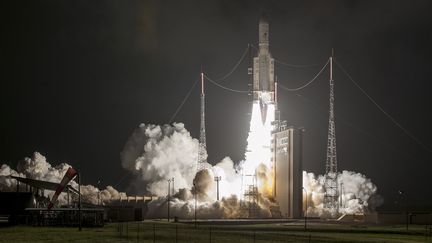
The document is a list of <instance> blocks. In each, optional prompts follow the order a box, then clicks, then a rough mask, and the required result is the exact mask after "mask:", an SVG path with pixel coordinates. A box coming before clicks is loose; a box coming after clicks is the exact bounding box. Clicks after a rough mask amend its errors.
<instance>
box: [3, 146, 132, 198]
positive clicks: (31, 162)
mask: <svg viewBox="0 0 432 243" xmlns="http://www.w3.org/2000/svg"><path fill="white" fill-rule="evenodd" d="M69 167H71V166H70V165H69V164H66V163H61V164H59V165H57V166H52V165H51V163H49V162H47V160H46V158H45V156H43V155H42V154H40V153H39V152H34V153H33V156H32V157H31V158H29V157H26V158H24V159H23V160H22V161H20V162H18V165H17V169H16V171H15V170H13V169H11V168H10V167H9V166H8V165H6V164H3V165H1V167H0V191H15V190H16V187H17V181H16V180H15V179H12V178H10V175H13V176H20V177H26V178H30V179H35V180H43V181H49V182H54V183H59V182H60V181H61V179H62V178H63V176H64V175H65V173H66V171H67V169H68V168H69ZM69 184H70V185H72V186H73V187H75V188H78V184H77V183H76V182H75V181H71V182H70V183H69ZM21 187H22V188H21V190H23V189H24V186H23V185H21ZM53 194H54V192H53V191H47V192H46V196H48V197H49V198H51V197H52V195H53ZM81 194H82V199H83V201H84V202H88V203H93V204H97V203H98V202H99V195H100V199H101V201H100V202H102V203H103V202H109V201H111V200H114V199H118V198H120V195H123V196H125V194H122V193H119V192H118V191H117V190H115V189H114V188H113V187H111V186H107V187H106V189H104V190H99V189H98V188H96V187H94V186H92V185H83V186H81ZM58 202H59V204H65V203H66V202H67V199H66V193H61V194H60V195H59V198H58Z"/></svg>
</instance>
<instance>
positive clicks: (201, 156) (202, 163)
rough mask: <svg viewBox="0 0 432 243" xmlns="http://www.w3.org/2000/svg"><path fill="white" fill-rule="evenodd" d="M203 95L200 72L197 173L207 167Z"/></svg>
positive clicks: (202, 78)
mask: <svg viewBox="0 0 432 243" xmlns="http://www.w3.org/2000/svg"><path fill="white" fill-rule="evenodd" d="M204 109H205V94H204V73H203V72H202V71H201V126H200V138H199V147H198V165H197V171H200V170H203V169H206V168H207V167H206V165H207V145H206V131H205V110H204Z"/></svg>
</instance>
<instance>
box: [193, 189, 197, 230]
mask: <svg viewBox="0 0 432 243" xmlns="http://www.w3.org/2000/svg"><path fill="white" fill-rule="evenodd" d="M193 186H194V198H195V210H194V213H195V228H196V227H197V195H196V185H195V182H194V184H193Z"/></svg>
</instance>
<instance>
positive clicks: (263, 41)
mask: <svg viewBox="0 0 432 243" xmlns="http://www.w3.org/2000/svg"><path fill="white" fill-rule="evenodd" d="M258 29H259V49H258V55H257V56H256V57H254V58H253V101H254V102H259V103H260V107H261V117H262V121H263V123H265V122H266V119H267V107H268V105H270V104H275V79H274V59H273V58H272V56H271V54H270V49H269V23H268V20H267V18H266V16H265V15H262V16H261V18H260V21H259V27H258Z"/></svg>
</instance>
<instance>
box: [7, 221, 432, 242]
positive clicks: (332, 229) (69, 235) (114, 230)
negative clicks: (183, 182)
mask: <svg viewBox="0 0 432 243" xmlns="http://www.w3.org/2000/svg"><path fill="white" fill-rule="evenodd" d="M176 236H177V239H176ZM64 241H66V242H235V243H241V242H281V243H282V242H432V236H431V228H430V226H424V225H410V227H409V230H406V227H405V226H404V225H394V226H384V225H364V224H332V223H322V222H320V223H317V222H309V223H308V225H307V230H305V229H304V224H303V223H302V222H300V221H297V222H292V223H271V224H252V225H244V224H242V225H239V224H231V225H226V224H225V225H224V224H221V223H211V222H210V223H205V224H204V223H203V222H200V224H199V225H198V226H197V228H195V225H194V224H193V222H187V223H168V222H165V221H145V222H128V223H120V224H119V223H112V224H108V225H105V227H101V228H83V230H82V231H81V232H79V231H78V229H77V228H63V227H29V226H13V227H3V228H0V242H14V243H15V242H64Z"/></svg>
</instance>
